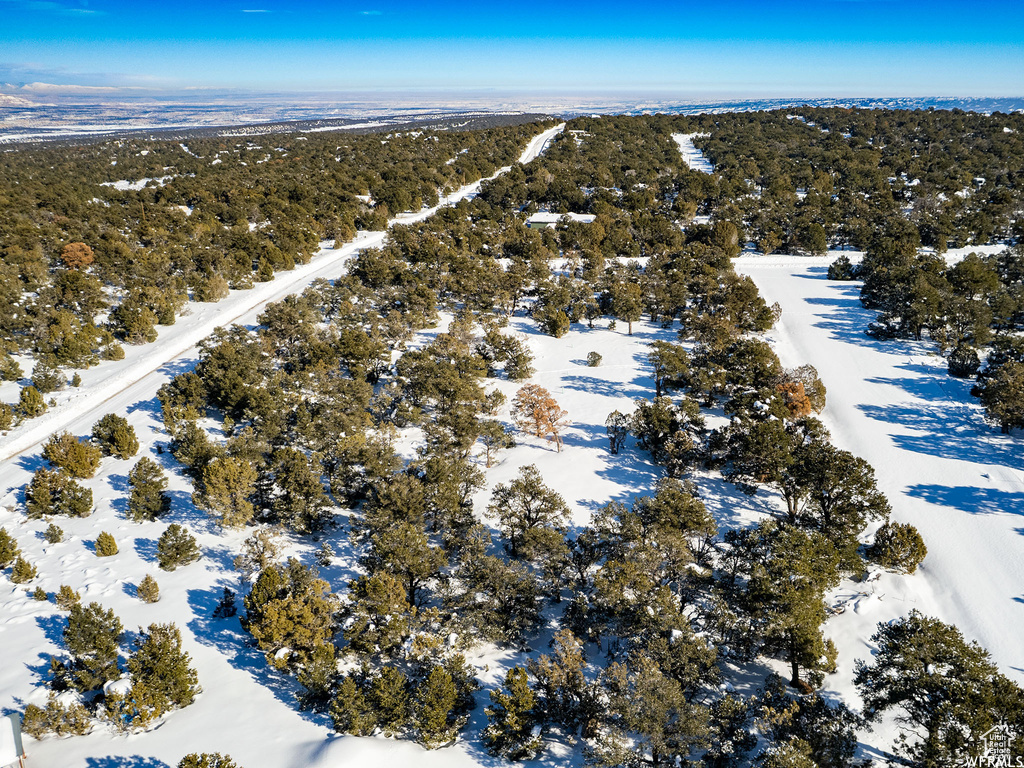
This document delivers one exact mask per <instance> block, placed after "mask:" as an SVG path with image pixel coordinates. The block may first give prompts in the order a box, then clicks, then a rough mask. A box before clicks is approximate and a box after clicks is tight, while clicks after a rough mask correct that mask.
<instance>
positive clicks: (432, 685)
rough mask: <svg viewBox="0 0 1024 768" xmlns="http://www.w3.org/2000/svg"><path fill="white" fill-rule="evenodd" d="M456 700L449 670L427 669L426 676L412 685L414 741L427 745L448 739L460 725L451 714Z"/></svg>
mask: <svg viewBox="0 0 1024 768" xmlns="http://www.w3.org/2000/svg"><path fill="white" fill-rule="evenodd" d="M457 701H458V696H457V693H456V690H455V683H454V682H453V681H452V676H451V674H449V673H448V671H447V670H446V669H444V668H443V667H434V668H433V669H431V670H430V673H429V674H428V675H427V677H426V679H425V680H423V681H422V682H421V683H419V685H417V686H416V691H415V703H414V705H413V708H414V714H413V720H414V722H415V725H416V729H417V735H416V741H417V742H419V743H420V744H422V745H423V746H424V747H426V748H427V749H436V748H437V747H442V746H444V745H445V744H447V743H449V742H451V741H452V740H453V739H454V738H455V735H456V733H458V730H459V728H460V727H461V723H460V722H459V718H457V717H456V716H455V705H456V703H457Z"/></svg>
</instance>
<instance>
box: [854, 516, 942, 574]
mask: <svg viewBox="0 0 1024 768" xmlns="http://www.w3.org/2000/svg"><path fill="white" fill-rule="evenodd" d="M927 554H928V548H927V547H926V546H925V545H924V539H922V538H921V534H920V533H918V530H917V528H915V527H914V526H912V525H910V524H909V523H906V524H904V523H894V522H892V521H889V522H887V523H886V524H885V525H883V526H882V527H881V528H879V529H878V531H876V532H875V541H874V543H873V544H872V545H871V546H870V547H868V551H867V555H868V558H869V559H870V560H873V561H874V562H876V563H878V564H879V565H880V566H882V567H883V568H889V569H891V570H894V571H901V572H903V573H913V572H914V571H916V570H917V566H919V565H920V564H921V561H922V560H924V558H925V556H926V555H927Z"/></svg>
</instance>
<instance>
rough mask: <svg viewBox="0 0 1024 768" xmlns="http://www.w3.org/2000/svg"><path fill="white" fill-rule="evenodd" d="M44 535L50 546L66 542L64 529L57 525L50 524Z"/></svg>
mask: <svg viewBox="0 0 1024 768" xmlns="http://www.w3.org/2000/svg"><path fill="white" fill-rule="evenodd" d="M43 535H44V536H45V537H46V542H47V543H48V544H60V543H61V542H62V541H64V529H63V528H61V527H60V526H59V525H57V524H56V523H50V524H49V525H48V526H46V532H45V533H44V534H43Z"/></svg>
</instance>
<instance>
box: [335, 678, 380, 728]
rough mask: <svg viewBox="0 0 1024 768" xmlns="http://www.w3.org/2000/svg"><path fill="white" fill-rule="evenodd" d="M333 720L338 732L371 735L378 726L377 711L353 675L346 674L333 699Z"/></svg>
mask: <svg viewBox="0 0 1024 768" xmlns="http://www.w3.org/2000/svg"><path fill="white" fill-rule="evenodd" d="M330 713H331V720H332V722H333V723H334V730H336V731H337V732H338V733H351V734H352V735H353V736H369V735H370V734H372V733H373V731H374V730H375V729H376V728H377V716H376V712H375V711H374V710H373V708H372V707H371V706H370V702H369V701H368V700H367V698H366V694H365V693H364V691H363V686H361V685H360V684H359V683H358V682H357V681H356V680H355V678H354V677H353V676H352V675H345V676H344V677H343V678H342V679H341V683H340V684H339V685H338V690H337V691H336V692H335V694H334V698H333V699H332V700H331V706H330Z"/></svg>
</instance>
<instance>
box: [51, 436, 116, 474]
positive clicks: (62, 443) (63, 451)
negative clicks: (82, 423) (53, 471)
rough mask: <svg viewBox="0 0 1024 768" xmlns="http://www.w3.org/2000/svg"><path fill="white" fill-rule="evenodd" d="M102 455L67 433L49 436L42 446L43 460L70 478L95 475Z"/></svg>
mask: <svg viewBox="0 0 1024 768" xmlns="http://www.w3.org/2000/svg"><path fill="white" fill-rule="evenodd" d="M102 455H103V453H102V451H100V449H99V448H98V447H97V446H95V445H92V444H91V443H88V442H84V441H81V440H78V439H77V438H76V437H74V435H72V434H70V433H69V432H61V433H58V434H55V435H51V437H50V439H49V440H47V441H46V445H44V446H43V458H44V459H46V460H47V461H48V462H50V464H52V465H53V466H54V467H58V468H60V469H63V470H64V471H65V472H67V473H68V474H69V475H71V476H72V477H78V478H88V477H92V476H93V475H94V474H96V468H97V467H99V465H100V458H101V457H102Z"/></svg>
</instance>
